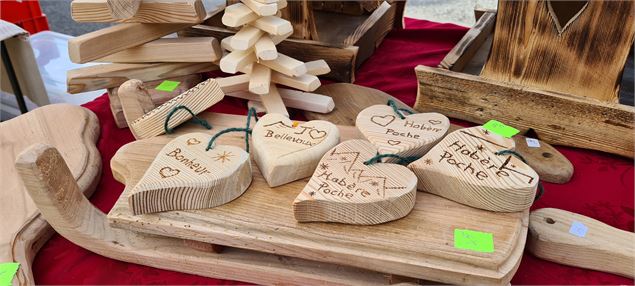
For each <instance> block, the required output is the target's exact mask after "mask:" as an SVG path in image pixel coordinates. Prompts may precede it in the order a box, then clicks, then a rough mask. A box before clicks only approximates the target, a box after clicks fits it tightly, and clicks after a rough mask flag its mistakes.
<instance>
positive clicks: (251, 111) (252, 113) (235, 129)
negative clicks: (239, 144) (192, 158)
mask: <svg viewBox="0 0 635 286" xmlns="http://www.w3.org/2000/svg"><path fill="white" fill-rule="evenodd" d="M252 117H253V118H254V119H255V120H256V122H258V115H257V114H256V109H254V108H250V109H249V111H248V112H247V124H245V128H239V127H232V128H227V129H223V130H221V131H220V132H218V133H216V134H214V136H212V138H211V139H210V140H209V142H208V143H207V148H205V151H209V150H211V149H213V148H214V142H216V139H218V137H220V136H221V135H223V134H226V133H230V132H245V151H247V153H249V136H251V132H252V129H250V128H249V125H250V124H251V118H252Z"/></svg>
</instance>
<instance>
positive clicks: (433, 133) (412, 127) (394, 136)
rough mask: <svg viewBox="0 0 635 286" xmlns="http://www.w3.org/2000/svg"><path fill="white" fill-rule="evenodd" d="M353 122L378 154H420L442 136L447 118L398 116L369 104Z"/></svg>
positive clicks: (385, 106) (439, 116)
mask: <svg viewBox="0 0 635 286" xmlns="http://www.w3.org/2000/svg"><path fill="white" fill-rule="evenodd" d="M355 125H356V126H357V128H358V129H359V130H360V131H361V132H362V134H364V136H365V137H366V139H368V141H370V142H371V143H373V144H374V145H375V146H377V149H378V151H379V153H380V154H397V155H400V156H404V157H407V156H414V157H421V156H423V155H424V154H425V153H426V152H428V150H430V148H432V146H434V144H435V143H437V142H438V141H439V140H440V139H441V138H443V136H444V135H445V133H446V132H447V131H448V128H449V127H450V121H449V120H448V118H447V117H445V116H444V115H442V114H439V113H417V114H411V115H406V116H405V119H401V118H400V117H399V116H398V115H397V114H395V112H394V111H393V109H392V107H390V106H388V105H373V106H370V107H368V108H366V109H364V110H362V111H361V112H360V113H359V114H358V115H357V120H356V121H355ZM387 161H388V162H390V159H387Z"/></svg>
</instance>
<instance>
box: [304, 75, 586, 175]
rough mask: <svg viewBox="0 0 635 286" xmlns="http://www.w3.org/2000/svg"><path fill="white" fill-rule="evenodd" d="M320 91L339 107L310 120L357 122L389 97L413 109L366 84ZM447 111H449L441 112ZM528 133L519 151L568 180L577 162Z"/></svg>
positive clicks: (532, 162) (518, 141)
mask: <svg viewBox="0 0 635 286" xmlns="http://www.w3.org/2000/svg"><path fill="white" fill-rule="evenodd" d="M316 93H319V94H323V95H326V96H330V97H331V98H332V99H333V101H334V102H335V109H333V111H332V112H330V113H317V112H308V111H306V112H305V113H304V114H305V116H306V118H307V119H309V120H316V119H321V120H327V121H330V122H333V123H335V124H338V125H355V118H356V116H357V114H358V113H359V112H360V111H362V110H364V108H366V107H368V106H371V105H377V104H386V103H387V102H388V100H389V99H392V100H394V101H395V102H396V103H397V106H399V107H400V108H406V109H409V110H412V108H411V107H410V106H408V105H407V104H405V103H403V102H401V101H399V100H398V99H396V98H394V97H392V96H391V95H389V94H387V93H385V92H383V91H381V90H377V89H373V88H368V87H363V86H359V85H354V84H348V83H334V84H329V85H323V86H321V87H320V88H319V89H317V90H316ZM441 113H442V114H444V115H447V114H445V113H443V112H441ZM459 128H462V127H461V126H458V125H455V124H450V129H449V130H448V133H449V132H452V131H454V130H457V129H459ZM526 138H527V137H525V136H522V135H516V136H514V141H515V142H516V151H517V152H519V153H520V154H521V155H522V156H523V157H524V158H525V160H527V163H528V165H529V166H531V167H532V168H533V169H534V170H535V171H536V172H537V173H538V175H539V176H540V179H541V180H544V181H547V182H551V183H560V184H562V183H566V182H568V181H569V180H570V179H571V176H572V175H573V165H572V164H571V162H569V160H568V159H567V158H566V157H564V155H562V153H560V152H559V151H558V150H556V149H555V148H554V147H553V146H551V145H549V144H547V143H546V142H542V141H540V148H529V147H527V143H526Z"/></svg>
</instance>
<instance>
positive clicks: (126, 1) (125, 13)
mask: <svg viewBox="0 0 635 286" xmlns="http://www.w3.org/2000/svg"><path fill="white" fill-rule="evenodd" d="M141 1H142V0H106V6H108V10H109V11H110V15H112V17H113V18H115V19H127V18H130V17H132V16H134V15H135V14H137V10H139V5H141Z"/></svg>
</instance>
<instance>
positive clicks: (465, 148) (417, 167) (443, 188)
mask: <svg viewBox="0 0 635 286" xmlns="http://www.w3.org/2000/svg"><path fill="white" fill-rule="evenodd" d="M510 149H514V140H513V139H509V138H505V137H502V136H500V135H497V134H493V133H491V132H489V131H487V130H485V129H483V127H481V126H478V127H472V128H465V129H459V130H456V131H454V132H452V133H450V134H448V136H446V137H445V138H444V139H443V140H441V142H439V144H437V145H436V146H434V147H433V148H432V149H431V150H430V151H429V152H428V153H427V154H426V155H425V156H423V157H422V158H421V159H419V160H417V161H415V162H413V163H411V164H410V165H409V166H408V168H410V169H411V170H412V171H413V172H414V173H415V174H416V175H417V178H418V179H419V183H418V189H419V190H422V191H426V192H429V193H433V194H436V195H439V196H442V197H445V198H448V199H450V200H453V201H456V202H459V203H462V204H465V205H469V206H472V207H475V208H481V209H486V210H491V211H500V212H515V211H523V210H526V209H527V208H529V207H530V206H531V204H532V203H533V201H534V196H535V195H536V188H537V186H538V180H539V178H538V174H536V172H535V171H534V170H533V169H532V168H531V167H529V166H528V165H526V164H525V163H523V162H522V161H521V160H520V159H518V158H516V157H515V156H513V155H511V154H507V155H496V154H495V153H496V152H497V151H501V150H510Z"/></svg>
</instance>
